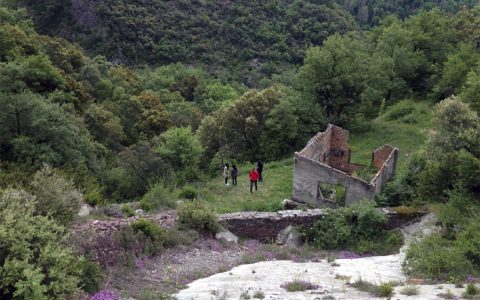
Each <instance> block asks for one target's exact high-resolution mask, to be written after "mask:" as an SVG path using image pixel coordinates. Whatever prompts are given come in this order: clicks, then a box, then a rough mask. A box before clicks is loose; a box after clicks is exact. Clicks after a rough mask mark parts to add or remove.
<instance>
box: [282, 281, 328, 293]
mask: <svg viewBox="0 0 480 300" xmlns="http://www.w3.org/2000/svg"><path fill="white" fill-rule="evenodd" d="M280 287H281V288H284V289H286V290H287V291H289V292H301V291H306V290H316V289H318V288H319V285H317V284H314V283H311V282H310V281H305V280H293V281H288V282H284V283H282V285H280Z"/></svg>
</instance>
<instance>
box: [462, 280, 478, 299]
mask: <svg viewBox="0 0 480 300" xmlns="http://www.w3.org/2000/svg"><path fill="white" fill-rule="evenodd" d="M462 297H463V298H465V299H480V289H479V288H478V287H476V286H475V285H474V284H473V283H469V284H467V288H466V289H465V292H463V294H462Z"/></svg>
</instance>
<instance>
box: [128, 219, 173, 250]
mask: <svg viewBox="0 0 480 300" xmlns="http://www.w3.org/2000/svg"><path fill="white" fill-rule="evenodd" d="M130 227H132V228H133V231H134V233H135V234H136V235H134V236H133V240H134V243H135V244H137V245H138V244H140V245H142V246H143V252H144V253H145V254H147V255H155V254H157V253H158V252H159V251H161V250H162V249H163V247H164V245H165V243H166V241H167V234H166V232H165V230H164V229H162V228H161V227H160V226H158V225H157V224H155V223H153V222H151V221H148V220H145V219H139V220H138V221H135V222H133V223H132V224H130ZM139 233H141V235H140V236H139ZM142 235H143V236H145V237H146V238H142Z"/></svg>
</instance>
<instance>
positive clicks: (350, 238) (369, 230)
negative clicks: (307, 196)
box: [302, 201, 403, 254]
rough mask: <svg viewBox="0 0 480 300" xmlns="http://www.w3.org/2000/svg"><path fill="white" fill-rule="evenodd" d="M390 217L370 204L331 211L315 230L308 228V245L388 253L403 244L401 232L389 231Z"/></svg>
mask: <svg viewBox="0 0 480 300" xmlns="http://www.w3.org/2000/svg"><path fill="white" fill-rule="evenodd" d="M386 222H387V217H386V216H385V215H384V214H383V213H382V212H381V211H379V210H377V209H376V208H375V207H373V204H372V203H370V202H366V201H365V202H364V203H360V204H357V205H352V206H350V207H348V208H341V209H336V210H329V211H328V214H326V215H324V216H322V217H321V219H320V220H318V221H316V222H315V223H314V224H313V226H312V227H310V228H304V229H303V230H302V232H303V235H304V237H305V239H306V241H307V242H310V243H312V244H313V245H314V246H316V247H318V248H321V249H325V250H341V249H348V250H352V251H357V252H361V253H368V252H374V253H379V254H387V253H392V252H394V251H396V250H397V249H398V248H399V247H400V246H401V245H402V243H403V236H402V234H401V233H400V232H398V231H387V230H385V229H384V226H385V224H386Z"/></svg>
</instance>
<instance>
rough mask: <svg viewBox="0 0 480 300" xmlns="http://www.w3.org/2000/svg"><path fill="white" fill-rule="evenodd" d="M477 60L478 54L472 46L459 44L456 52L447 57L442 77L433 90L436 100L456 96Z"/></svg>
mask: <svg viewBox="0 0 480 300" xmlns="http://www.w3.org/2000/svg"><path fill="white" fill-rule="evenodd" d="M478 58H479V54H478V53H477V52H476V49H475V47H474V46H473V45H471V44H460V46H459V50H458V52H455V53H453V54H450V55H449V56H448V58H447V61H446V62H445V65H444V66H443V71H442V76H441V78H440V80H439V82H438V83H437V85H436V86H435V87H434V89H433V92H434V94H435V95H436V96H437V98H440V99H444V98H446V97H449V96H451V95H454V94H458V92H459V91H460V88H461V87H462V85H463V84H464V82H465V81H466V78H467V74H468V73H469V72H470V70H472V68H473V67H474V66H475V64H476V63H477V61H478Z"/></svg>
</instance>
